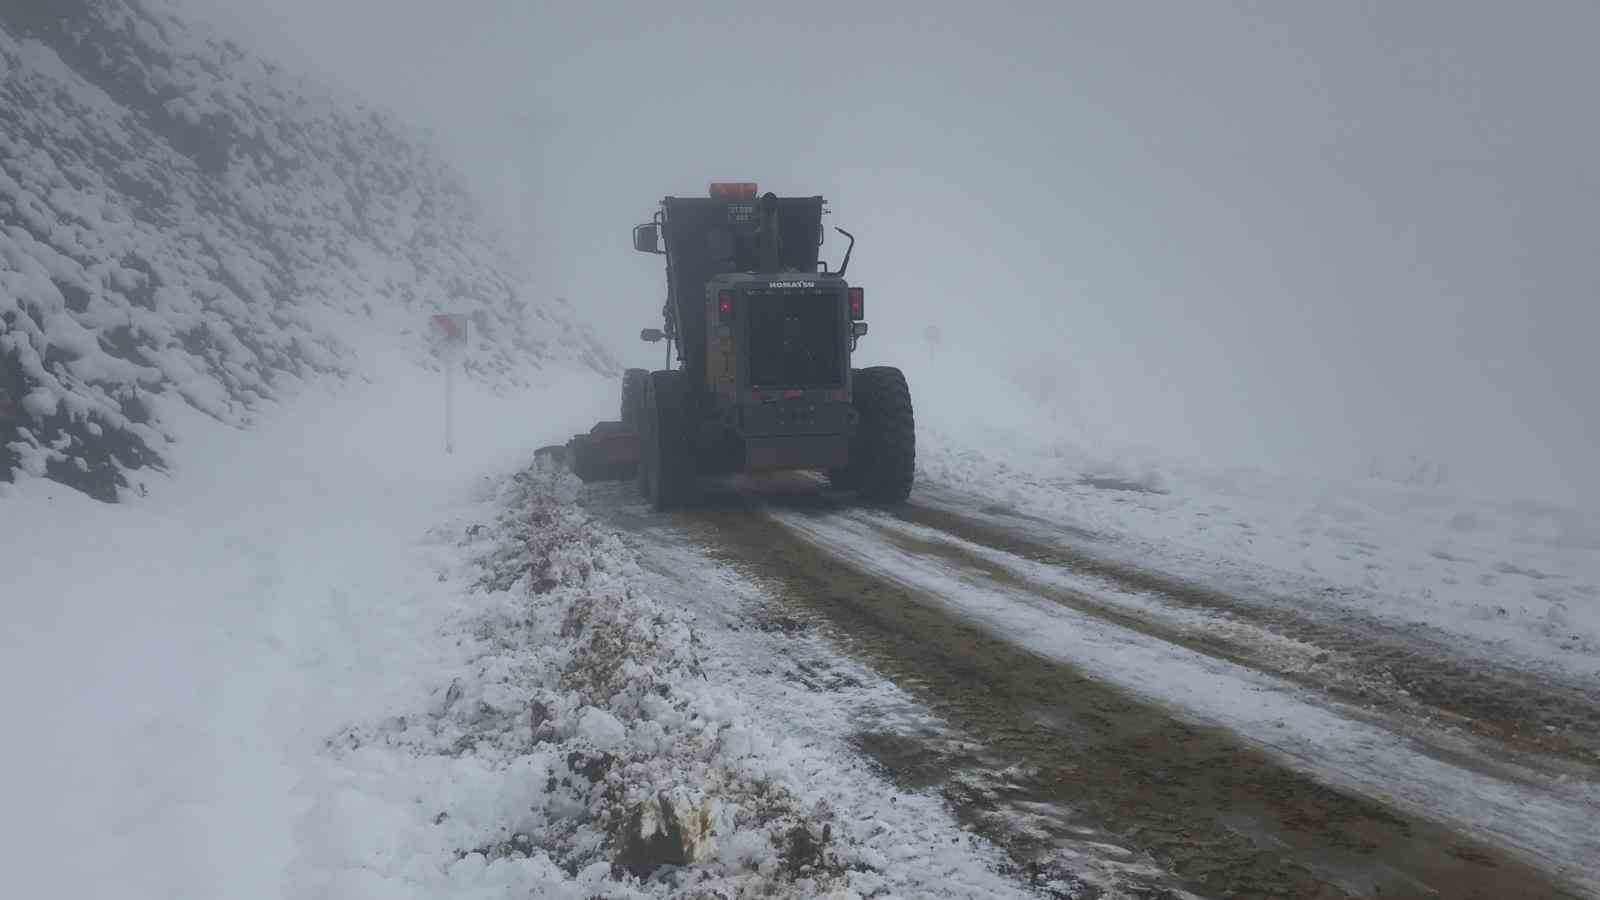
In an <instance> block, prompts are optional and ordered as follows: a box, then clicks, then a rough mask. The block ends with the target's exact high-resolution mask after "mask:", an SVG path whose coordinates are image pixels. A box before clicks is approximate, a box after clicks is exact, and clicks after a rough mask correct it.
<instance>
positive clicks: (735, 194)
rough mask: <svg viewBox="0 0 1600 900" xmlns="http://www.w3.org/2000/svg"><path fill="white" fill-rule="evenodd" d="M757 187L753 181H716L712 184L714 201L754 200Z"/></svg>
mask: <svg viewBox="0 0 1600 900" xmlns="http://www.w3.org/2000/svg"><path fill="white" fill-rule="evenodd" d="M755 198H756V185H755V182H753V181H716V182H712V184H711V199H713V200H754V199H755Z"/></svg>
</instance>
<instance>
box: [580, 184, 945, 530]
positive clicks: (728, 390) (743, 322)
mask: <svg viewBox="0 0 1600 900" xmlns="http://www.w3.org/2000/svg"><path fill="white" fill-rule="evenodd" d="M824 211H825V206H824V201H823V198H822V197H779V196H777V195H776V194H773V193H766V194H761V195H759V196H758V195H757V189H756V185H754V184H749V183H716V184H712V185H711V189H710V191H709V196H706V197H666V198H664V199H662V201H661V205H660V209H659V210H657V211H656V213H655V215H654V217H653V218H652V220H651V221H649V222H647V223H645V224H642V225H637V226H635V227H634V229H633V246H634V249H635V250H638V251H640V252H643V253H653V254H657V255H660V256H664V257H665V258H666V259H665V263H666V274H667V299H666V303H665V304H664V305H663V306H662V310H661V312H662V327H660V328H646V329H644V330H643V331H641V332H640V337H641V338H642V339H644V340H646V341H650V342H655V343H659V342H662V341H665V342H666V343H667V351H666V360H667V362H668V368H665V369H662V370H659V371H654V372H652V371H647V370H644V369H629V370H628V371H627V372H626V373H624V375H623V379H622V402H621V418H620V419H619V420H614V421H607V422H601V423H599V424H598V425H596V426H595V427H594V428H593V429H591V430H590V432H589V433H588V434H581V435H576V436H574V437H573V438H572V440H571V441H570V442H569V443H568V445H567V455H568V460H569V464H570V465H571V468H572V470H573V471H574V472H575V473H576V474H577V475H578V476H579V477H581V478H583V479H584V480H586V481H590V480H601V479H608V478H626V477H629V476H632V477H635V478H637V480H638V484H639V490H640V492H641V494H642V495H643V496H644V497H645V498H646V499H647V500H648V501H649V502H650V504H651V506H652V507H653V508H655V509H656V510H658V511H664V510H669V509H673V508H675V507H680V506H684V505H687V504H690V503H692V502H693V501H694V498H695V497H696V493H697V482H698V480H699V479H700V478H702V477H708V476H715V475H725V474H729V473H761V472H772V471H779V470H794V469H809V470H817V471H821V472H825V473H827V476H828V478H829V480H830V481H831V483H832V485H833V486H834V487H836V488H842V489H847V490H853V491H856V492H858V496H859V497H860V498H862V499H863V500H866V501H869V502H874V503H895V502H899V501H902V500H904V499H906V497H907V496H908V495H909V494H910V492H911V486H912V479H913V473H914V470H915V467H916V429H915V426H914V421H913V416H912V409H911V392H910V389H909V388H908V387H907V385H906V379H905V376H904V375H903V374H902V373H901V372H900V370H899V369H896V368H892V367H888V366H874V367H870V368H862V369H853V368H851V366H850V359H851V354H852V353H854V352H855V350H856V346H857V343H858V341H860V339H861V338H862V337H863V336H864V335H866V333H867V323H866V321H865V318H866V292H865V291H864V290H863V289H862V288H861V287H859V286H856V285H851V284H850V283H849V282H847V281H846V280H845V273H846V272H847V271H848V269H849V266H850V254H851V252H853V251H854V249H855V237H854V236H853V235H851V234H850V233H849V232H847V231H845V230H844V229H842V228H836V229H834V230H835V231H837V232H839V233H840V234H841V235H843V236H844V237H846V238H848V239H849V242H850V243H849V246H848V247H847V248H846V250H845V254H844V259H843V260H842V261H841V262H840V264H839V268H838V270H837V271H829V268H828V263H827V262H826V261H825V260H822V259H820V258H819V257H820V248H821V246H822V244H823V238H824V229H823V225H822V216H823V213H824ZM674 361H675V363H676V364H675V365H673V362H674Z"/></svg>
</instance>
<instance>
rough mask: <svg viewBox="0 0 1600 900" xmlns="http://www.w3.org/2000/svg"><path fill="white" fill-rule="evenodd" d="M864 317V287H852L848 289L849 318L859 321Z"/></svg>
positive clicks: (865, 314)
mask: <svg viewBox="0 0 1600 900" xmlns="http://www.w3.org/2000/svg"><path fill="white" fill-rule="evenodd" d="M835 296H837V295H835ZM866 317H867V291H866V289H865V288H858V287H853V288H851V289H850V318H851V319H853V320H854V321H857V322H859V321H861V320H862V319H865V318H866Z"/></svg>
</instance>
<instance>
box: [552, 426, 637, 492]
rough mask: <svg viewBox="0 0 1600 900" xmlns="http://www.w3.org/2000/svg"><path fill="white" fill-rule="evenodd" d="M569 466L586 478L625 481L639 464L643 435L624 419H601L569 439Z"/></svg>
mask: <svg viewBox="0 0 1600 900" xmlns="http://www.w3.org/2000/svg"><path fill="white" fill-rule="evenodd" d="M567 466H568V467H569V468H570V469H571V470H572V474H574V475H576V476H578V477H579V478H581V479H583V480H584V481H623V480H626V479H629V478H632V477H633V476H634V473H635V472H636V471H637V470H638V466H639V435H638V433H637V432H635V431H633V430H631V429H629V428H628V427H627V426H626V425H624V424H622V423H621V422H601V423H599V424H597V425H595V426H594V427H593V428H591V429H589V433H588V434H575V435H573V436H572V440H570V441H567Z"/></svg>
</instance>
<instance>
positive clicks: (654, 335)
mask: <svg viewBox="0 0 1600 900" xmlns="http://www.w3.org/2000/svg"><path fill="white" fill-rule="evenodd" d="M666 336H667V335H666V332H664V331H662V330H661V329H659V328H646V329H644V330H643V331H641V332H639V340H641V341H648V342H650V343H652V344H654V343H658V342H660V340H661V339H662V338H664V337H666Z"/></svg>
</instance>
